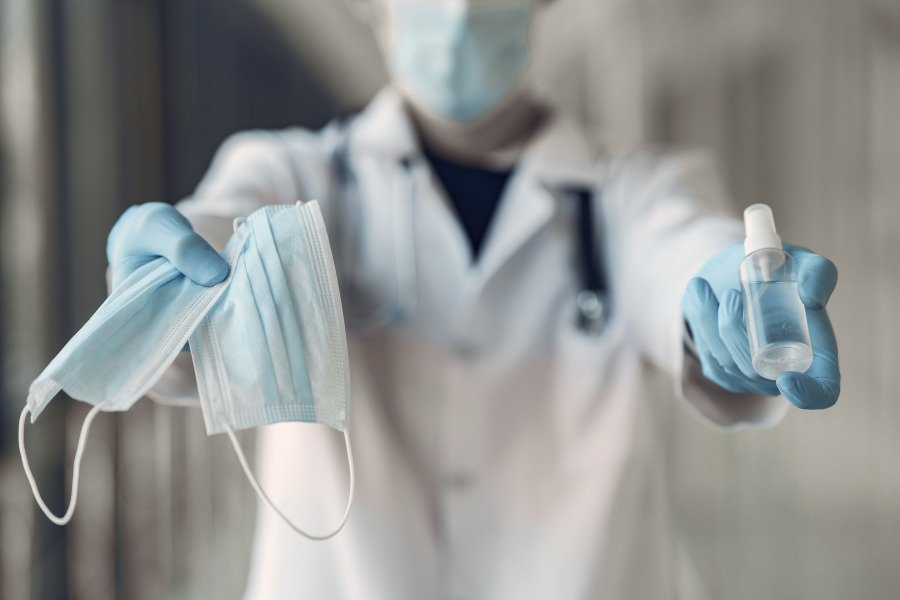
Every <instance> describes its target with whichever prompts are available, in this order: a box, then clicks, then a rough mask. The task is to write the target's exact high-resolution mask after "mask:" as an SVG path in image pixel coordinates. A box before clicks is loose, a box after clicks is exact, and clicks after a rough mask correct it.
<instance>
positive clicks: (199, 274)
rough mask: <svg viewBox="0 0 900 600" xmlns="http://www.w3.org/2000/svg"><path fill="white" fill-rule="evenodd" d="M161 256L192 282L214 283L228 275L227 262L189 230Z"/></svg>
mask: <svg viewBox="0 0 900 600" xmlns="http://www.w3.org/2000/svg"><path fill="white" fill-rule="evenodd" d="M162 256H165V257H166V258H168V259H169V260H170V261H171V262H172V264H173V265H175V268H176V269H178V270H179V271H181V272H182V273H184V274H185V275H186V276H187V277H188V278H189V279H191V280H192V281H193V282H194V283H198V284H200V285H206V286H210V285H215V284H217V283H219V282H220V281H222V280H223V279H225V277H227V276H228V263H227V262H225V259H224V258H222V256H221V255H220V254H219V253H218V252H216V251H215V250H213V247H212V246H210V245H209V243H207V241H206V240H204V239H203V238H202V237H200V236H199V235H198V234H196V233H194V232H191V233H190V235H186V236H183V237H182V238H180V239H179V240H177V241H175V240H173V243H172V244H171V245H170V246H169V247H168V248H166V251H165V253H164V254H162Z"/></svg>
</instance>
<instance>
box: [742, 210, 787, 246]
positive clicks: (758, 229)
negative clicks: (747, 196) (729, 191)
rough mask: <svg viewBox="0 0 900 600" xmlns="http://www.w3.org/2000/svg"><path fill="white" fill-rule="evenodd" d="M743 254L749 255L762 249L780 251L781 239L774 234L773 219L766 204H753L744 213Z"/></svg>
mask: <svg viewBox="0 0 900 600" xmlns="http://www.w3.org/2000/svg"><path fill="white" fill-rule="evenodd" d="M744 229H745V230H746V232H747V233H746V235H747V237H746V238H745V239H744V253H745V254H750V253H751V252H756V251H757V250H762V249H763V248H778V249H779V250H781V237H779V235H778V234H777V233H776V232H775V218H774V217H773V216H772V209H771V208H769V206H768V205H766V204H753V205H751V206H748V207H747V209H746V210H745V211H744Z"/></svg>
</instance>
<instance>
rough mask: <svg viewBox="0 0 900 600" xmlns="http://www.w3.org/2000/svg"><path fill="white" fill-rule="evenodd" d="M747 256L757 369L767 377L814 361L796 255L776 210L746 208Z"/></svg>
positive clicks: (744, 278)
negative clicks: (785, 245)
mask: <svg viewBox="0 0 900 600" xmlns="http://www.w3.org/2000/svg"><path fill="white" fill-rule="evenodd" d="M744 227H745V228H746V231H747V237H746V239H745V240H744V253H745V254H746V257H745V258H744V260H742V261H741V265H740V269H739V272H740V278H741V289H742V291H743V300H744V314H745V315H746V318H747V334H748V336H749V338H750V356H751V358H752V360H753V368H754V369H755V370H756V372H757V373H759V374H760V375H762V376H763V377H765V378H766V379H775V378H777V377H778V375H779V374H781V373H783V372H785V371H801V372H802V371H806V370H807V369H808V368H809V366H810V365H811V364H812V360H813V353H812V347H811V344H810V341H809V326H808V325H807V323H806V309H805V308H804V306H803V303H802V302H801V301H800V295H799V293H798V291H797V275H796V273H795V272H794V261H793V259H792V258H791V255H790V254H788V253H787V252H785V251H784V250H783V249H782V246H781V238H780V237H779V236H778V234H777V233H776V232H775V219H774V218H773V217H772V209H771V208H769V207H768V206H767V205H765V204H754V205H752V206H749V207H747V210H745V211H744Z"/></svg>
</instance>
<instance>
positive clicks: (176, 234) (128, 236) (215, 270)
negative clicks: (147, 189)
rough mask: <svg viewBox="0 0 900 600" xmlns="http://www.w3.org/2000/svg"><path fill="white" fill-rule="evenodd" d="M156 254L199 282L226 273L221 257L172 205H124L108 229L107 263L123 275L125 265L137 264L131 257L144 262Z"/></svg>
mask: <svg viewBox="0 0 900 600" xmlns="http://www.w3.org/2000/svg"><path fill="white" fill-rule="evenodd" d="M156 256H162V257H164V258H167V259H168V260H169V261H170V262H171V263H172V264H173V265H174V266H175V268H176V269H178V270H179V271H181V272H182V273H184V274H185V275H186V276H187V277H188V278H190V279H191V280H193V281H194V282H195V283H198V284H200V285H207V286H208V285H214V284H216V283H218V282H220V281H222V280H223V279H224V278H225V277H226V276H227V274H228V264H227V263H226V262H225V260H224V259H223V258H222V257H221V256H220V255H219V253H218V252H216V251H215V250H214V249H213V248H212V247H211V246H210V245H209V244H208V243H207V242H206V240H204V239H203V238H202V237H200V236H199V235H197V234H196V233H195V232H194V230H193V228H192V227H191V224H190V222H189V221H188V220H187V219H186V218H185V217H184V215H182V214H181V213H179V212H178V211H177V210H175V208H173V207H172V206H170V205H168V204H164V203H162V202H151V203H148V204H143V205H140V206H136V207H132V208H130V209H128V210H127V211H126V212H125V214H123V215H122V217H121V218H120V219H119V221H118V222H117V223H116V225H115V226H114V227H113V231H112V232H110V236H109V240H108V242H107V257H108V259H109V261H110V264H111V265H113V268H114V270H122V271H124V273H123V275H124V276H127V275H128V274H130V273H129V272H128V267H129V266H130V267H132V268H135V266H134V265H135V264H137V265H138V266H140V265H139V263H140V261H135V260H134V259H133V258H132V257H143V259H142V260H143V262H147V261H148V260H152V258H153V257H156ZM122 265H124V268H123V267H122ZM122 278H124V277H120V276H115V277H114V279H122Z"/></svg>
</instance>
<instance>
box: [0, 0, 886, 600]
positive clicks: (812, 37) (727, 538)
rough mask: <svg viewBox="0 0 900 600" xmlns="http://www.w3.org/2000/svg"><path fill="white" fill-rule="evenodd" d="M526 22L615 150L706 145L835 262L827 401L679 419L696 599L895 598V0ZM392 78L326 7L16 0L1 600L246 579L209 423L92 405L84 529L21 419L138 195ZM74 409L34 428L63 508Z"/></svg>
mask: <svg viewBox="0 0 900 600" xmlns="http://www.w3.org/2000/svg"><path fill="white" fill-rule="evenodd" d="M534 35H535V44H536V54H535V73H536V78H537V81H538V85H539V87H541V88H542V89H544V90H545V91H546V93H547V94H548V95H549V97H550V98H551V99H552V100H553V101H554V102H555V103H556V104H557V105H558V106H559V108H560V109H561V110H566V111H568V112H570V113H572V114H574V115H575V116H576V117H577V118H578V119H579V120H580V121H581V123H582V124H583V125H584V128H585V129H586V131H588V132H589V135H590V136H591V138H592V140H593V141H594V143H595V144H596V145H597V146H598V147H606V148H609V149H611V150H613V151H627V150H629V149H633V148H635V147H639V146H641V145H643V144H646V143H649V142H654V143H663V144H667V145H678V146H691V147H701V148H705V149H707V150H708V151H710V152H711V153H712V154H713V155H714V157H715V158H716V159H717V161H718V163H719V165H720V167H721V169H722V174H723V177H724V179H725V181H726V182H727V185H728V188H729V190H730V192H731V194H732V202H733V206H734V209H735V214H737V213H738V211H739V210H740V209H741V208H742V207H743V206H746V205H748V204H751V203H753V202H767V203H769V204H770V205H772V206H773V208H774V210H775V215H776V220H777V222H778V225H779V229H780V230H781V231H782V236H783V237H784V238H785V239H786V240H789V241H791V242H793V243H797V244H802V245H806V246H808V247H810V248H812V249H814V250H816V251H817V252H819V253H821V254H823V255H825V256H828V257H829V258H831V259H832V260H834V262H835V263H836V264H837V266H838V269H839V271H840V277H841V279H840V283H839V286H838V289H837V292H836V293H835V295H834V297H833V299H832V302H831V304H830V314H831V317H832V320H833V321H834V324H835V328H836V330H837V335H838V340H839V343H840V349H841V363H842V372H843V377H844V379H843V392H842V395H841V400H840V402H839V403H838V405H837V406H836V407H835V408H833V409H831V410H828V411H824V412H821V413H807V414H801V413H800V412H799V411H797V410H792V411H791V412H790V413H789V414H788V417H787V419H786V420H785V422H784V423H782V424H781V425H780V426H778V427H777V428H775V429H772V430H766V431H746V432H739V433H731V434H724V433H719V432H716V431H714V430H712V429H710V428H708V427H707V426H705V425H704V424H702V423H699V422H697V421H696V420H695V419H694V418H693V417H692V416H691V415H690V414H688V412H687V411H684V410H675V411H671V414H672V422H671V427H670V440H669V446H670V450H671V452H670V454H669V478H670V494H671V507H672V513H673V527H674V529H675V534H676V538H677V540H678V556H679V565H680V570H681V575H682V578H681V579H682V585H683V590H682V591H683V597H684V598H685V599H687V600H695V599H696V600H711V599H730V600H744V599H746V600H751V599H752V600H757V599H759V598H791V599H797V600H804V599H813V598H815V599H817V600H822V599H831V598H834V599H839V598H840V599H846V598H851V597H853V598H866V599H869V600H876V599H878V600H880V599H896V598H897V597H898V596H900V461H898V459H900V434H898V432H900V404H898V403H897V402H895V397H896V390H897V388H898V387H900V369H898V362H900V361H898V359H900V314H898V310H897V309H896V307H895V306H896V299H897V298H900V199H898V190H900V2H898V1H897V0H557V2H555V3H554V4H552V5H551V6H550V7H549V8H547V9H546V14H544V15H542V16H541V17H540V19H539V20H538V22H537V23H536V30H535V32H534ZM384 77H385V76H384V71H383V67H382V66H381V64H380V61H379V59H378V57H377V54H376V53H375V52H374V45H373V41H372V38H371V34H370V33H369V32H368V30H367V29H366V28H365V27H364V26H363V25H362V24H360V23H359V22H357V21H356V20H355V19H354V17H353V16H351V15H350V13H349V12H348V10H347V7H346V6H345V5H344V3H342V2H334V1H333V0H331V1H329V0H78V1H77V2H76V1H75V0H2V1H0V248H2V250H0V342H2V343H0V364H2V371H0V448H2V454H0V598H4V599H7V600H19V599H30V598H34V599H38V598H40V599H54V600H57V599H66V598H72V599H85V598H89V599H91V600H95V599H98V600H99V599H107V598H110V599H112V598H117V599H119V598H122V599H124V598H128V599H131V598H137V599H142V598H148V599H150V598H216V599H225V598H238V597H239V596H240V593H241V590H242V587H243V583H244V579H245V576H246V563H247V556H248V553H249V544H250V539H251V535H252V530H253V517H254V510H255V498H254V496H253V492H252V490H251V489H250V486H249V485H248V484H247V482H246V481H245V479H244V477H243V475H242V473H241V472H240V469H239V468H238V465H237V462H236V460H235V458H234V456H233V454H232V453H231V449H230V446H228V445H227V444H228V442H227V440H224V439H219V438H220V437H221V436H216V437H214V438H207V436H206V435H205V431H204V428H203V424H202V419H201V417H200V415H199V414H198V413H195V412H193V411H189V410H184V409H176V408H169V407H162V406H155V405H153V404H152V403H151V402H149V401H142V402H139V403H138V404H137V405H136V406H135V408H134V409H132V410H131V411H129V412H127V413H125V414H121V415H108V414H105V415H104V416H101V418H99V419H98V421H97V422H96V424H95V425H94V428H93V430H92V436H91V439H90V443H89V445H88V449H87V452H86V456H85V461H84V473H83V479H82V482H83V484H82V490H81V496H80V500H79V506H78V510H77V511H76V514H75V518H74V520H73V522H72V524H71V525H69V526H68V527H64V528H62V527H57V526H55V525H52V524H51V523H49V522H48V521H47V520H46V519H45V518H44V516H43V515H42V514H41V513H40V512H37V511H36V508H37V507H36V505H35V503H34V500H33V499H32V496H31V492H30V490H29V488H28V484H27V482H26V480H25V477H24V475H23V472H22V467H21V464H20V462H19V456H18V451H17V449H16V440H15V437H16V435H15V424H16V419H17V417H18V413H19V411H20V410H21V407H22V406H23V403H24V400H25V397H26V395H27V388H28V385H29V383H30V382H31V380H32V379H33V378H34V377H35V376H36V375H37V374H38V373H39V372H40V371H41V370H42V369H43V367H44V366H45V365H46V364H47V362H49V360H50V359H51V358H52V357H53V356H54V355H55V354H56V352H57V351H58V350H59V348H61V347H62V345H63V344H64V343H65V342H66V341H67V340H68V339H69V338H70V337H71V335H72V334H73V333H74V332H75V331H76V330H77V329H78V328H79V327H80V325H81V324H82V323H84V322H85V321H86V320H87V318H88V317H89V316H90V314H92V312H93V311H94V310H95V309H96V307H97V306H98V305H99V304H100V303H101V302H102V300H103V299H104V298H105V295H106V286H105V281H104V275H105V268H106V257H105V240H106V235H107V233H108V231H109V229H110V227H111V226H112V224H113V223H114V222H115V220H116V218H117V217H118V215H119V214H120V213H121V212H122V211H123V210H124V209H125V208H126V207H127V206H129V205H131V204H135V203H141V202H148V201H160V200H162V201H166V202H175V201H177V200H179V199H181V198H183V197H185V196H187V195H189V194H190V193H191V191H192V189H193V187H194V186H195V185H196V183H197V181H198V180H199V178H200V177H201V175H202V174H203V172H204V170H205V169H206V167H207V166H208V165H209V161H210V159H211V157H212V153H213V152H214V150H215V149H216V147H217V146H218V144H220V143H221V142H222V140H223V139H224V138H225V137H226V136H227V135H228V134H230V133H232V132H234V131H238V130H241V129H247V128H277V127H285V126H290V125H300V126H305V127H313V128H315V127H319V126H321V125H323V124H324V123H325V122H327V120H328V119H329V118H331V117H332V116H335V115H340V114H345V113H347V112H349V111H353V110H356V109H358V108H360V107H362V106H363V105H364V104H365V103H366V101H367V100H368V99H369V98H370V97H371V96H372V95H373V94H374V92H375V91H376V90H377V89H378V88H379V87H380V86H381V85H382V83H383V82H384ZM78 404H79V403H75V402H71V401H57V402H54V403H52V404H51V405H50V408H48V409H47V411H46V412H45V413H44V414H43V415H42V416H41V419H40V421H39V423H38V425H37V426H35V427H33V428H29V430H28V440H29V441H28V448H29V449H30V455H31V456H32V461H33V464H34V466H35V471H36V475H37V478H38V481H39V483H40V486H41V489H42V490H44V493H45V498H47V499H48V503H49V504H50V506H51V507H52V508H54V509H56V510H57V511H59V510H61V508H62V507H63V505H64V499H65V498H67V490H68V489H69V481H68V478H69V477H70V474H71V464H72V456H73V454H74V446H75V442H76V440H77V437H78V436H77V434H78V429H79V427H80V425H81V420H82V419H83V417H84V415H85V412H86V411H85V409H84V407H82V406H78Z"/></svg>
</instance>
